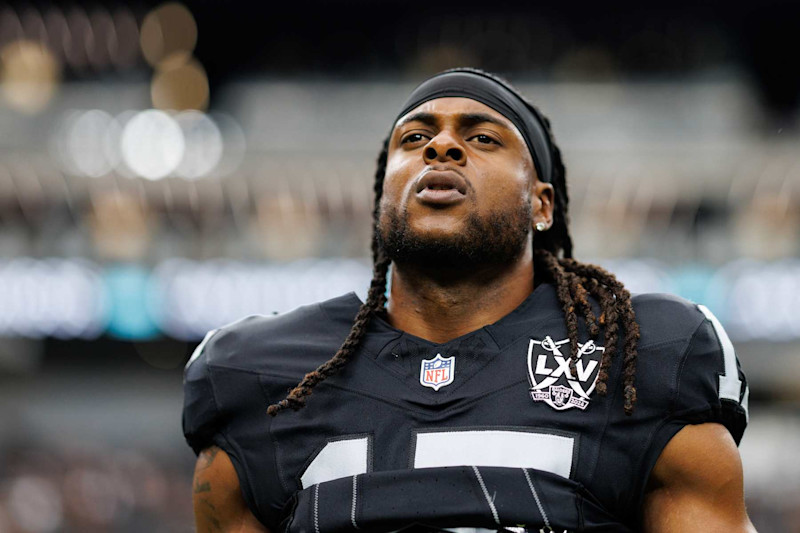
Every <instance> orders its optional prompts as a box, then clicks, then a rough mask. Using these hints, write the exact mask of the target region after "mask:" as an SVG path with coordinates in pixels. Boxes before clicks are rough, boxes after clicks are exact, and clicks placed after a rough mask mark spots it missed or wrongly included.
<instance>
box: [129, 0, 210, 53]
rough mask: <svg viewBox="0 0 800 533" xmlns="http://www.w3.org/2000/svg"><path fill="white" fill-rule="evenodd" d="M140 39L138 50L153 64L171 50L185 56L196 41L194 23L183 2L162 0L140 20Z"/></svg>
mask: <svg viewBox="0 0 800 533" xmlns="http://www.w3.org/2000/svg"><path fill="white" fill-rule="evenodd" d="M140 39H141V48H142V54H143V55H144V58H145V59H146V60H147V62H148V63H149V64H150V65H152V66H154V67H155V66H157V65H158V64H159V63H160V62H161V61H162V60H163V59H166V58H168V57H170V56H172V55H173V54H178V55H182V56H184V57H185V58H187V59H188V56H189V55H191V53H192V50H194V47H195V44H196V43H197V24H196V23H195V20H194V16H192V13H191V12H190V11H189V10H188V9H187V8H186V6H184V5H183V4H179V3H176V2H170V3H167V4H162V5H161V6H159V7H157V8H156V9H154V10H152V11H151V12H150V13H148V14H147V16H146V17H145V19H144V21H142V27H141V36H140Z"/></svg>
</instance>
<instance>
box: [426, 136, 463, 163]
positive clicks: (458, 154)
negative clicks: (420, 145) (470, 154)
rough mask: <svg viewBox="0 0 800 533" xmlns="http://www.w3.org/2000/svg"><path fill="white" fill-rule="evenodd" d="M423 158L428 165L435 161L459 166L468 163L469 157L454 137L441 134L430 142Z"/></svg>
mask: <svg viewBox="0 0 800 533" xmlns="http://www.w3.org/2000/svg"><path fill="white" fill-rule="evenodd" d="M422 157H423V158H424V159H425V162H426V163H427V164H431V163H433V162H434V161H441V162H444V161H448V160H450V161H453V162H454V163H456V164H458V165H463V164H464V163H466V162H467V156H466V153H465V152H464V150H463V149H462V148H461V146H459V144H458V142H456V140H455V139H454V138H453V136H452V135H450V134H448V133H446V132H441V133H439V135H437V136H436V137H434V138H433V139H431V140H430V141H429V142H428V146H426V147H425V150H423V152H422Z"/></svg>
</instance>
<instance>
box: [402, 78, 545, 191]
mask: <svg viewBox="0 0 800 533" xmlns="http://www.w3.org/2000/svg"><path fill="white" fill-rule="evenodd" d="M448 96H456V97H462V98H469V99H471V100H476V101H478V102H481V103H482V104H486V105H488V106H489V107H491V108H492V109H494V110H495V111H497V112H498V113H500V114H501V115H503V116H504V117H506V118H507V119H508V120H510V121H511V122H512V123H513V124H514V126H516V127H517V129H518V130H519V132H520V133H521V134H522V137H523V138H524V139H525V144H527V145H528V150H530V153H531V157H532V158H533V164H534V165H535V166H536V172H537V173H538V175H539V179H540V180H541V181H544V182H550V181H551V180H552V174H551V172H552V168H553V165H552V161H551V158H550V143H549V141H548V135H547V132H546V131H545V128H544V125H543V124H542V122H541V118H540V117H539V114H538V113H537V112H536V111H535V110H534V109H533V108H532V107H531V106H530V105H529V104H527V103H526V102H525V101H524V100H523V99H522V98H520V97H519V96H518V95H517V94H516V92H514V91H513V90H512V89H511V88H510V87H509V86H507V85H506V84H504V83H502V82H501V81H499V80H496V79H494V78H493V77H490V76H487V75H485V74H483V73H481V72H479V71H474V70H470V69H464V70H460V69H456V70H448V71H446V72H443V73H441V74H437V75H436V76H434V77H432V78H429V79H427V80H425V81H424V82H422V83H421V84H420V85H419V86H417V88H416V89H414V91H413V92H412V93H411V96H409V97H408V100H406V103H405V105H403V110H402V111H401V112H400V114H399V115H398V116H397V119H395V122H397V120H399V119H400V118H401V117H403V116H404V115H406V114H407V113H408V112H409V111H411V110H412V109H414V108H415V107H417V106H418V105H420V104H423V103H425V102H427V101H429V100H435V99H436V98H445V97H448Z"/></svg>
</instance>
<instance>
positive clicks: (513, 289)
mask: <svg viewBox="0 0 800 533" xmlns="http://www.w3.org/2000/svg"><path fill="white" fill-rule="evenodd" d="M531 291H533V254H532V250H531V246H530V244H529V245H528V248H527V249H526V250H525V251H524V252H523V254H522V255H521V256H520V258H519V259H518V260H516V261H514V262H513V263H511V264H510V265H503V266H500V267H498V266H493V267H487V268H485V269H474V270H472V271H470V272H452V271H449V272H443V271H442V270H441V269H426V268H424V267H420V266H419V265H409V264H397V263H394V265H393V267H392V290H391V298H390V299H389V305H388V308H387V312H388V315H389V322H390V323H391V324H392V325H393V326H394V327H396V328H398V329H400V330H403V331H405V332H407V333H411V334H412V335H415V336H417V337H421V338H423V339H427V340H429V341H432V342H436V343H443V342H447V341H449V340H451V339H455V338H456V337H460V336H461V335H464V334H467V333H469V332H471V331H475V330H477V329H480V328H482V327H483V326H486V325H488V324H493V323H494V322H497V321H498V320H499V319H501V318H502V317H504V316H505V315H507V314H508V313H510V312H511V311H513V310H514V309H516V308H517V307H518V306H519V305H520V304H521V303H522V302H523V301H524V300H525V298H527V297H528V295H530V293H531Z"/></svg>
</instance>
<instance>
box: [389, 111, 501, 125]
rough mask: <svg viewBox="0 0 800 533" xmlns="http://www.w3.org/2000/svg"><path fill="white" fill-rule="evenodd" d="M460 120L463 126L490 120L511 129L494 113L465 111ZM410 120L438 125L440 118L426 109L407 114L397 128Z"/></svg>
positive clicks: (489, 121) (459, 117)
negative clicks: (425, 110) (493, 114)
mask: <svg viewBox="0 0 800 533" xmlns="http://www.w3.org/2000/svg"><path fill="white" fill-rule="evenodd" d="M458 121H459V122H460V123H461V125H462V126H466V127H470V126H475V125H477V124H481V123H484V122H488V123H490V124H494V125H496V126H500V127H501V128H505V129H511V128H509V127H508V124H506V123H505V122H503V121H502V120H500V119H499V118H496V117H493V116H492V115H489V114H487V113H464V114H461V115H458ZM409 122H422V123H423V124H427V125H429V126H436V125H438V123H439V119H438V117H437V116H436V115H434V114H433V113H426V112H424V111H421V112H419V113H414V114H413V115H409V116H407V117H406V118H404V119H403V120H401V121H400V122H398V123H397V125H396V126H395V128H399V127H401V126H405V125H406V124H408V123H409Z"/></svg>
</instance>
